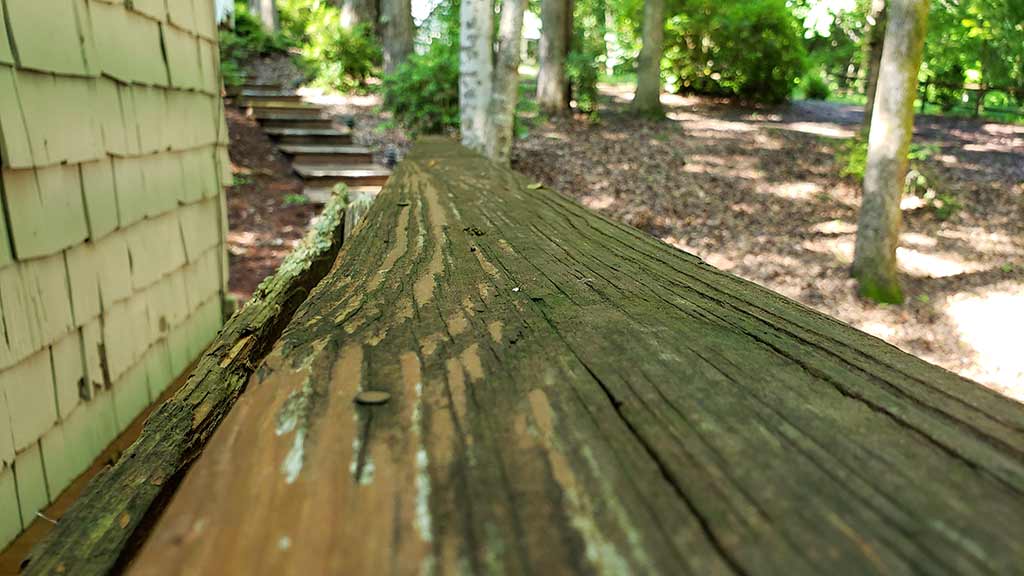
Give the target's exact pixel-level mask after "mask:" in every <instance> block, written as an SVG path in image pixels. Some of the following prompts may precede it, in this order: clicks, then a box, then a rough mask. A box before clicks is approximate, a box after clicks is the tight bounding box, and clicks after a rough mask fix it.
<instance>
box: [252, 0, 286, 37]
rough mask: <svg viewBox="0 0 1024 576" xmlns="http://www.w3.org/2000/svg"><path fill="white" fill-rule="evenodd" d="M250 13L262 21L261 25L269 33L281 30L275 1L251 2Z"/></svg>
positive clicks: (254, 0) (258, 0) (259, 0)
mask: <svg viewBox="0 0 1024 576" xmlns="http://www.w3.org/2000/svg"><path fill="white" fill-rule="evenodd" d="M249 12H252V13H253V14H254V15H255V16H256V17H258V18H259V19H260V23H262V24H263V27H264V28H265V29H266V30H267V32H277V31H278V30H279V29H280V27H281V26H280V20H279V18H278V15H277V6H276V5H275V4H274V0H249Z"/></svg>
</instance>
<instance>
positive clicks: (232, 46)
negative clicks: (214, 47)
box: [219, 4, 288, 86]
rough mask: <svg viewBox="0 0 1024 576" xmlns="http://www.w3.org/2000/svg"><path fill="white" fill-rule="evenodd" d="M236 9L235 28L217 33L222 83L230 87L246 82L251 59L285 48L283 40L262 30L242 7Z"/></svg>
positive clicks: (256, 20)
mask: <svg viewBox="0 0 1024 576" xmlns="http://www.w3.org/2000/svg"><path fill="white" fill-rule="evenodd" d="M235 8H236V11H235V29H234V30H221V31H220V32H219V41H220V42H219V43H220V72H221V76H222V77H223V78H224V83H225V84H227V85H229V86H237V85H239V84H241V83H242V82H244V81H245V72H244V71H243V70H244V68H245V62H246V61H247V60H249V59H250V58H252V57H253V56H259V55H261V54H269V53H271V52H283V51H285V50H287V48H288V44H287V42H285V40H284V38H283V37H281V36H280V35H275V34H269V33H267V31H266V30H264V29H263V26H262V25H261V24H260V22H259V20H258V19H257V18H256V17H255V16H253V15H252V14H250V13H249V11H248V10H247V9H246V7H245V4H237V5H236V6H235Z"/></svg>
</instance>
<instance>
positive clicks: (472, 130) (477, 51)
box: [459, 0, 494, 152]
mask: <svg viewBox="0 0 1024 576" xmlns="http://www.w3.org/2000/svg"><path fill="white" fill-rule="evenodd" d="M459 21H460V23H461V26H460V28H459V40H460V46H459V120H460V124H461V132H462V143H463V145H465V146H466V147H467V148H470V149H472V150H476V151H477V152H485V151H486V148H487V130H488V119H487V117H488V114H489V113H490V105H491V94H492V83H493V77H492V73H493V69H494V62H493V60H492V59H493V54H492V53H491V34H492V30H493V28H494V10H492V9H491V2H490V0H462V6H461V7H460V9H459Z"/></svg>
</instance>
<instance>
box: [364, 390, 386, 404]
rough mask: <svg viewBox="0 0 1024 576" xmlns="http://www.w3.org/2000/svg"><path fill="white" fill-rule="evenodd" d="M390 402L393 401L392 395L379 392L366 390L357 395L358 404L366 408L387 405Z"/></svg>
mask: <svg viewBox="0 0 1024 576" xmlns="http://www.w3.org/2000/svg"><path fill="white" fill-rule="evenodd" d="M388 400H391V394H389V393H387V392H381V391H379V390H364V391H362V392H360V393H359V394H356V404H363V405H364V406H374V405H378V404H387V403H388Z"/></svg>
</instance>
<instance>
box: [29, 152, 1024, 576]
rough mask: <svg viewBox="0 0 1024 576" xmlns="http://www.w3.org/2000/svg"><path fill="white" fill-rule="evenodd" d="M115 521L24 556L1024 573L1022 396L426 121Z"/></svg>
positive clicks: (427, 568) (619, 569) (88, 524)
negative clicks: (536, 176) (717, 264)
mask: <svg viewBox="0 0 1024 576" xmlns="http://www.w3.org/2000/svg"><path fill="white" fill-rule="evenodd" d="M202 406H203V404H202V403H200V404H198V405H197V406H196V407H193V408H191V409H190V410H191V411H190V412H189V413H190V414H201V413H203V412H204V410H205V409H202V408H201V407H202ZM167 413H168V411H167V410H161V411H160V412H158V413H157V416H155V417H154V419H151V421H150V426H149V427H148V428H147V429H151V430H154V431H156V430H164V432H163V433H165V434H166V435H167V440H166V442H167V443H168V444H169V445H174V444H175V443H176V442H178V440H177V438H178V437H179V436H180V435H181V434H187V433H188V432H187V429H188V428H189V425H188V422H185V423H184V424H182V425H180V428H175V427H173V426H171V427H168V426H166V425H164V424H161V423H160V422H154V420H155V419H157V418H160V417H161V416H160V415H161V414H167ZM172 414H173V413H172ZM192 418H194V416H192ZM192 421H193V422H194V421H195V420H192ZM126 457H131V455H130V454H129V455H128V456H126ZM178 458H179V459H180V457H178ZM150 465H151V466H155V465H156V464H155V463H150ZM115 470H116V469H115ZM136 474H138V475H139V476H138V477H137V479H136V481H135V482H133V483H121V484H114V483H111V482H104V481H98V482H96V483H94V485H93V487H92V490H91V491H90V493H89V494H88V495H87V496H86V500H88V499H89V498H93V501H97V502H98V500H96V499H97V498H99V499H102V498H107V499H109V500H110V501H113V502H119V501H123V500H125V499H131V498H133V496H132V493H131V491H133V490H139V489H141V488H140V486H146V485H147V482H150V483H151V482H152V480H151V479H152V478H153V476H151V475H147V474H150V473H147V472H145V469H139V470H138V471H137V472H136ZM133 478H135V477H133ZM157 479H159V480H160V481H166V480H167V478H166V476H158V477H157ZM146 489H147V490H152V489H151V488H148V487H147V488H146ZM101 491H109V492H106V493H103V492H101ZM122 518H123V517H122V516H120V515H116V516H112V517H111V516H110V514H109V513H107V512H105V510H103V509H102V508H96V509H84V510H80V513H79V514H78V515H74V514H72V515H71V516H70V517H68V518H66V519H65V521H63V522H62V523H61V524H62V526H60V527H59V529H58V531H57V534H58V536H59V537H60V538H66V539H67V542H70V543H72V544H69V545H67V546H62V545H61V542H59V541H58V542H56V543H54V542H53V541H51V542H50V543H49V545H48V546H46V547H44V548H43V549H42V551H41V554H39V555H37V556H36V558H35V559H34V560H33V563H32V564H31V565H30V569H34V568H38V570H35V571H37V572H42V571H55V567H58V566H60V567H62V568H64V570H65V571H66V572H67V573H69V574H87V573H90V572H96V571H102V570H99V569H98V568H97V567H103V568H105V567H110V566H114V565H115V564H114V563H112V562H110V560H109V555H111V554H113V555H114V556H115V557H116V558H119V559H120V560H119V561H118V562H119V563H118V564H117V566H119V567H125V568H126V569H127V570H128V571H129V572H131V573H134V574H383V573H395V574H415V573H440V574H447V573H453V572H455V573H463V572H468V573H481V574H489V573H514V574H563V573H605V574H628V573H636V574H646V573H661V574H673V575H674V574H697V575H705V574H751V575H753V574H780V575H792V574H815V575H818V574H826V573H827V574H868V573H877V574H912V573H913V574H916V573H960V574H1014V573H1019V571H1020V570H1021V566H1022V562H1024V539H1022V538H1021V537H1020V536H1021V533H1022V530H1024V406H1021V405H1019V404H1016V403H1014V402H1012V401H1009V400H1007V399H1004V398H1002V397H1000V396H998V395H996V394H994V393H992V392H990V391H988V390H986V389H984V388H982V387H980V386H978V385H976V384H974V383H972V382H970V381H967V380H964V379H962V378H959V377H957V376H955V375H953V374H951V373H949V372H946V371H944V370H942V369H940V368H937V367H935V366H932V365H930V364H927V363H925V362H923V361H921V360H918V359H916V358H914V357H912V356H909V355H907V354H904V353H903V352H900V351H899V350H897V349H896V348H894V347H892V346H889V345H888V344H885V343H884V342H882V341H880V340H878V339H876V338H873V337H871V336H868V335H866V334H863V333H861V332H858V331H856V330H854V329H852V328H850V327H848V326H846V325H844V324H842V323H840V322H838V321H836V320H833V319H831V318H829V317H826V316H824V315H822V314H819V313H817V312H814V311H812V310H810V309H807V308H805V307H803V306H801V305H799V304H797V303H795V302H793V301H791V300H787V299H786V298H783V297H782V296H778V295H776V294H774V293H772V292H770V291H768V290H766V289H764V288H760V287H758V286H756V285H754V284H751V283H749V282H746V281H744V280H741V279H739V278H736V277H734V276H731V275H729V274H725V273H723V272H720V271H718V270H716V269H714V268H712V267H711V266H708V265H707V264H705V263H704V262H702V261H701V260H699V259H697V258H695V257H693V256H690V255H688V254H685V253H683V252H680V251H677V250H675V249H673V248H671V247H669V246H667V245H664V244H662V243H660V242H658V241H656V240H654V239H652V238H649V237H648V236H646V235H644V234H642V233H640V232H638V231H636V230H633V229H631V228H628V227H626V226H623V225H620V224H617V223H614V222H611V221H609V220H607V219H605V218H603V217H601V216H598V215H595V214H593V213H591V212H588V211H587V210H585V209H583V208H581V207H580V206H579V205H577V204H575V203H574V202H572V201H570V200H568V199H566V198H564V197H562V196H560V195H559V194H556V193H553V192H551V191H549V190H544V189H540V188H539V187H537V186H534V185H531V183H530V181H529V180H527V179H525V178H523V177H522V176H520V175H518V174H516V173H514V172H511V171H509V170H506V169H503V168H499V167H496V166H495V165H493V164H491V163H489V162H488V161H487V160H485V159H483V158H482V157H480V156H478V155H476V154H472V153H470V152H467V151H466V150H464V149H462V148H461V147H459V146H457V145H455V144H452V143H449V142H447V141H442V140H426V141H424V142H421V143H420V144H418V145H417V147H416V148H415V149H414V151H413V152H412V153H411V154H410V155H409V156H408V157H407V158H406V159H405V161H404V162H403V163H402V164H401V165H400V166H399V168H398V170H397V172H396V173H395V175H394V176H393V177H392V178H391V180H390V181H389V183H388V184H387V187H386V188H385V190H384V192H383V193H382V195H381V197H380V198H379V199H378V200H377V202H376V203H375V204H374V206H373V207H372V208H371V209H370V211H369V213H368V215H367V217H366V219H365V220H364V222H363V223H362V224H361V225H360V228H359V229H358V230H357V231H356V234H355V236H354V237H353V238H352V239H351V241H348V242H346V245H345V246H344V247H343V249H342V251H341V254H340V255H339V256H338V260H337V262H336V263H335V265H334V267H333V269H332V270H331V271H330V273H329V274H328V275H327V277H326V278H325V279H324V280H323V281H322V282H320V284H319V285H318V286H317V287H316V288H315V289H314V290H313V292H312V293H311V294H310V296H309V298H308V299H307V300H306V301H305V302H304V303H303V304H302V306H301V308H300V309H299V310H298V312H297V313H296V315H295V317H294V319H293V320H292V321H291V323H290V324H289V326H288V327H287V329H285V331H284V333H283V334H282V335H281V337H280V338H278V339H277V341H276V343H275V344H274V347H273V350H272V351H271V352H270V353H269V355H268V356H267V358H266V359H265V360H264V361H263V363H262V364H261V365H260V367H259V368H258V369H257V370H256V371H255V373H254V374H253V376H252V377H251V379H250V380H249V383H248V388H247V390H246V391H245V393H244V394H243V395H242V396H241V398H240V399H239V401H238V403H237V404H236V405H235V406H234V408H233V410H232V411H231V412H230V414H228V415H227V417H226V419H225V420H224V422H223V423H222V424H221V426H220V427H219V429H218V430H217V431H216V433H215V434H214V435H213V437H212V439H211V441H210V442H209V444H208V445H207V447H206V449H205V451H204V452H203V454H202V455H201V456H200V458H199V459H198V461H197V462H196V463H195V465H194V466H192V468H191V470H190V471H189V472H188V473H187V475H185V478H184V480H183V482H182V483H181V485H180V486H179V487H178V488H177V490H176V492H175V494H174V496H173V499H172V500H171V501H170V503H169V505H168V506H167V507H166V509H165V510H164V511H163V513H162V515H159V517H157V516H156V515H154V514H152V513H150V514H149V515H148V516H147V518H146V519H145V523H146V524H149V525H151V526H152V529H151V530H149V531H148V532H147V533H146V534H145V536H146V537H145V538H143V537H142V536H141V535H140V536H137V537H135V538H134V539H135V541H138V542H140V543H141V548H139V549H138V550H130V549H124V548H123V546H124V544H125V542H126V541H130V540H132V538H125V537H123V536H122V537H118V538H115V539H114V541H113V543H111V544H107V543H106V541H103V540H96V539H95V538H92V537H91V535H92V534H93V533H94V532H95V531H97V530H99V529H100V528H97V527H98V526H99V527H101V528H102V529H103V530H106V532H107V533H109V532H110V531H111V530H113V531H115V532H116V529H117V527H118V526H120V529H121V530H123V531H125V532H126V533H128V532H132V531H133V530H136V529H137V527H138V526H139V525H141V524H143V522H142V521H141V520H142V519H139V518H136V517H134V516H129V517H128V519H127V520H122ZM99 521H102V522H101V523H98V522H99ZM111 523H112V524H111ZM140 534H141V533H140ZM79 541H91V542H94V543H96V544H97V545H98V546H99V548H97V549H96V550H97V552H96V553H95V555H91V554H90V551H89V550H87V549H82V548H81V547H77V546H75V545H73V544H74V543H76V542H79ZM118 547H122V548H121V550H118ZM98 556H103V557H104V558H105V560H104V561H102V562H100V561H96V560H95V557H98ZM42 567H45V570H44V568H42Z"/></svg>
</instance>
